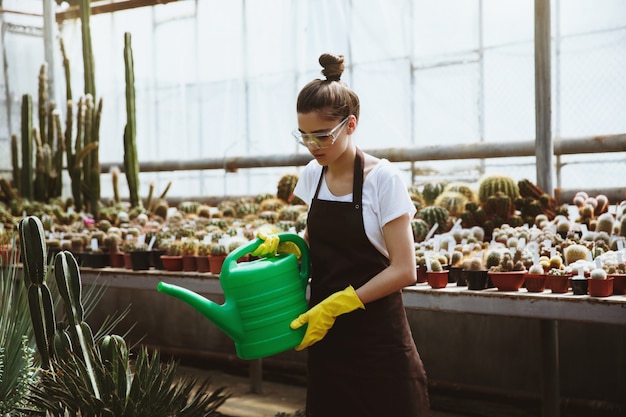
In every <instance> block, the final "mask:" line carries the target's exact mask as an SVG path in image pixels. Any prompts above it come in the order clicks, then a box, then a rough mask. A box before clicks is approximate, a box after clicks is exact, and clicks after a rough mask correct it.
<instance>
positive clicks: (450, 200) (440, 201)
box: [434, 191, 468, 217]
mask: <svg viewBox="0 0 626 417" xmlns="http://www.w3.org/2000/svg"><path fill="white" fill-rule="evenodd" d="M467 202H468V199H467V197H466V196H465V194H462V193H461V192H458V191H443V192H442V193H441V194H439V195H438V196H437V198H436V199H435V202H434V205H435V206H439V207H443V208H445V209H446V210H448V212H449V213H450V215H451V216H454V217H459V216H460V215H461V214H462V213H463V210H464V208H465V205H466V203H467Z"/></svg>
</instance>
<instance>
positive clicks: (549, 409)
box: [541, 320, 561, 417]
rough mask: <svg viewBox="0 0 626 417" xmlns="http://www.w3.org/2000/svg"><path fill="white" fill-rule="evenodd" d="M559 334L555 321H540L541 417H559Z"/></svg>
mask: <svg viewBox="0 0 626 417" xmlns="http://www.w3.org/2000/svg"><path fill="white" fill-rule="evenodd" d="M559 385H560V384H559V332H558V322H557V321H556V320H541V416H542V417H559V415H560V398H561V395H560V388H559Z"/></svg>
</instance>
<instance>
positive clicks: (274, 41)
mask: <svg viewBox="0 0 626 417" xmlns="http://www.w3.org/2000/svg"><path fill="white" fill-rule="evenodd" d="M3 7H4V9H6V10H11V9H14V10H22V11H25V12H27V13H9V12H5V13H3V14H2V15H1V16H2V25H3V26H2V27H3V30H2V45H3V60H4V65H3V66H2V68H1V69H0V71H1V72H2V77H1V79H0V82H1V83H2V85H3V87H4V88H3V90H4V92H5V94H3V95H0V118H1V119H0V122H1V123H0V169H2V170H3V171H5V172H8V171H9V170H10V146H9V144H10V136H11V135H12V134H17V135H19V133H20V132H19V126H20V112H19V110H20V101H21V97H22V95H23V94H31V95H32V96H33V98H34V105H35V106H36V104H37V76H38V73H39V68H40V66H41V65H42V64H43V63H44V61H45V57H44V44H43V10H42V2H41V1H39V0H20V1H17V0H12V1H10V0H5V1H4V2H3ZM59 7H62V6H59ZM551 10H552V14H551V17H552V22H551V30H552V57H551V61H552V83H551V84H552V132H553V139H554V140H555V141H558V140H559V139H561V138H578V137H589V136H598V135H610V134H621V133H624V132H626V119H625V118H624V117H623V110H622V109H624V108H626V81H625V79H624V77H623V68H624V67H625V65H626V26H625V25H624V19H623V16H624V15H626V3H624V2H623V1H619V0H602V1H600V2H598V1H596V0H576V1H562V0H553V1H552V2H551ZM58 11H59V12H61V11H62V9H58ZM452 11H453V12H452ZM125 32H130V33H131V35H132V44H133V53H134V62H135V82H136V90H137V91H136V95H137V144H138V148H139V161H140V163H141V162H148V161H150V162H154V161H169V160H178V161H185V160H190V159H198V158H223V157H232V156H249V155H273V154H294V153H295V154H300V153H306V150H305V149H304V148H299V147H298V145H297V144H295V142H294V141H293V139H292V137H291V135H290V132H291V131H292V130H293V129H294V128H295V126H296V117H295V116H296V115H295V99H296V96H297V93H298V91H299V89H300V88H301V87H302V86H303V85H304V84H305V83H307V82H308V81H310V80H312V79H313V78H317V77H320V76H321V75H320V72H319V71H320V67H319V65H318V63H317V58H318V56H319V55H320V54H321V53H324V52H332V53H337V54H343V55H345V56H346V60H347V64H348V66H347V69H346V72H345V73H344V77H343V80H344V81H345V82H346V83H348V84H349V85H350V86H351V87H353V88H354V89H355V90H356V92H357V93H358V94H359V95H360V98H361V102H362V103H361V106H362V111H361V118H360V121H359V129H358V130H357V132H356V134H355V140H356V143H357V145H358V146H360V147H361V148H363V149H366V150H367V149H376V148H380V147H394V148H403V147H408V146H428V145H432V144H438V145H454V144H466V143H492V144H493V146H498V145H499V144H503V143H509V142H515V141H522V140H534V137H535V101H534V100H535V99H534V2H532V1H527V0H515V1H507V2H501V1H495V0H473V1H467V0H445V1H438V2H428V1H417V0H413V1H410V0H367V1H359V2H355V1H345V0H344V1H341V0H325V1H317V0H302V1H295V0H267V1H263V2H254V1H245V0H236V1H228V2H220V1H213V0H196V1H175V2H170V3H167V4H163V5H155V6H151V7H141V8H135V9H131V10H124V11H117V12H114V13H103V14H96V15H93V16H92V17H91V33H92V43H93V51H94V60H95V77H96V91H97V95H98V96H99V97H101V98H102V99H103V103H104V110H103V115H102V127H101V147H100V160H101V162H103V163H105V164H108V165H115V164H119V166H120V167H121V166H122V161H123V153H124V148H123V131H124V126H125V123H126V113H125V95H124V89H125V81H124V59H123V42H124V33H125ZM56 35H57V36H58V37H60V38H62V39H63V41H64V43H65V47H66V50H67V53H68V56H69V59H70V64H71V87H72V90H73V94H74V98H75V99H76V98H77V97H79V96H80V95H81V94H83V91H84V82H83V64H82V62H83V61H82V44H81V31H80V20H79V19H67V20H62V21H61V22H59V25H58V30H57V31H56ZM56 53H57V55H58V56H57V59H56V65H55V67H54V68H50V69H49V72H50V75H51V76H52V77H53V78H54V81H55V82H54V92H53V93H52V94H53V95H54V96H55V97H56V100H57V101H58V102H59V103H62V102H64V101H65V85H66V80H65V77H64V75H63V70H62V67H61V62H62V61H61V57H60V48H57V50H56ZM554 163H555V167H558V172H557V182H556V183H555V185H556V186H557V187H564V188H571V187H579V188H581V189H584V188H586V187H594V188H595V187H597V186H598V185H602V186H605V187H621V186H623V180H622V179H623V178H624V176H625V174H626V162H625V158H624V155H623V153H621V152H617V153H602V154H587V155H567V156H562V157H559V158H555V161H554ZM398 166H399V167H400V168H401V169H402V170H404V171H405V172H406V181H407V183H417V184H419V183H423V182H425V181H428V180H431V179H433V178H444V179H450V180H452V179H454V180H464V181H468V182H475V181H477V180H478V179H479V178H480V177H481V176H482V175H483V174H485V173H493V172H506V173H507V174H509V175H511V176H513V177H514V178H516V179H521V178H528V179H530V180H531V181H536V180H537V179H536V169H535V163H534V160H533V159H532V158H501V159H493V160H464V161H432V162H429V161H427V162H420V163H419V164H418V165H417V166H416V167H415V166H414V167H411V166H410V164H409V163H398ZM411 168H412V169H411ZM298 169H299V168H298V167H274V168H263V169H250V170H245V169H244V170H239V171H238V172H236V173H229V172H227V171H226V170H210V171H188V172H187V171H182V172H176V173H171V172H159V173H142V174H141V194H142V195H144V196H145V195H147V193H148V186H149V184H150V183H151V182H154V183H155V186H156V190H157V192H158V191H159V190H162V189H164V188H165V186H166V185H167V183H168V182H169V181H173V185H172V189H171V192H170V195H172V196H189V195H193V196H196V195H207V196H209V195H211V196H212V195H218V196H219V195H253V194H257V193H263V192H273V191H275V187H276V183H277V182H278V178H279V177H280V176H281V175H282V174H284V173H285V172H287V171H297V170H298ZM416 172H417V174H416ZM103 174H104V176H103V197H107V196H110V195H111V194H112V188H111V183H110V179H109V176H108V175H106V174H107V173H103ZM125 192H127V191H126V190H125V188H123V189H122V194H123V195H124V194H125ZM68 194H69V190H68Z"/></svg>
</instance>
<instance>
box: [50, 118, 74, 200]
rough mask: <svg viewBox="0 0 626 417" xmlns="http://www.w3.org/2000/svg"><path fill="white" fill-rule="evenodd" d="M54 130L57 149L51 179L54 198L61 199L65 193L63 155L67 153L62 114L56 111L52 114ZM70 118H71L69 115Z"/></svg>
mask: <svg viewBox="0 0 626 417" xmlns="http://www.w3.org/2000/svg"><path fill="white" fill-rule="evenodd" d="M51 116H52V120H53V129H54V132H55V137H56V149H55V150H54V154H53V156H52V169H51V171H50V177H51V178H50V179H51V181H52V184H51V187H52V190H53V191H52V197H60V196H61V194H62V192H63V154H64V153H65V142H64V136H63V125H62V122H61V112H59V110H58V109H54V111H53V112H52V114H51ZM68 117H71V116H69V115H68Z"/></svg>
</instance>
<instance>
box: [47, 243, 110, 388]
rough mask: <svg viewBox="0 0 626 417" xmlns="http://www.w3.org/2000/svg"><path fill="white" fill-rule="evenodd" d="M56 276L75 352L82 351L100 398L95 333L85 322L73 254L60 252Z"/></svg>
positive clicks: (56, 259)
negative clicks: (94, 360) (95, 361)
mask: <svg viewBox="0 0 626 417" xmlns="http://www.w3.org/2000/svg"><path fill="white" fill-rule="evenodd" d="M54 276H55V280H56V283H57V287H58V289H59V294H60V295H61V298H62V299H63V301H64V303H65V318H66V320H67V322H68V323H67V324H68V332H69V334H70V336H71V340H72V341H74V342H75V347H74V349H75V351H78V350H80V352H81V354H82V358H83V361H84V365H85V367H86V368H87V373H88V374H89V382H90V383H91V387H92V388H93V393H94V395H95V396H96V398H98V399H99V398H100V390H99V388H98V384H97V382H96V376H95V374H94V370H93V368H94V363H93V358H92V357H91V356H90V355H91V353H92V352H93V346H94V339H93V332H92V331H91V328H90V327H89V325H88V324H87V323H86V322H85V321H84V320H83V315H84V308H83V304H82V301H81V290H82V284H81V279H80V272H79V270H78V263H77V262H76V259H75V258H74V256H73V255H72V253H71V252H67V251H62V252H59V253H58V254H57V255H56V257H55V259H54Z"/></svg>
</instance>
